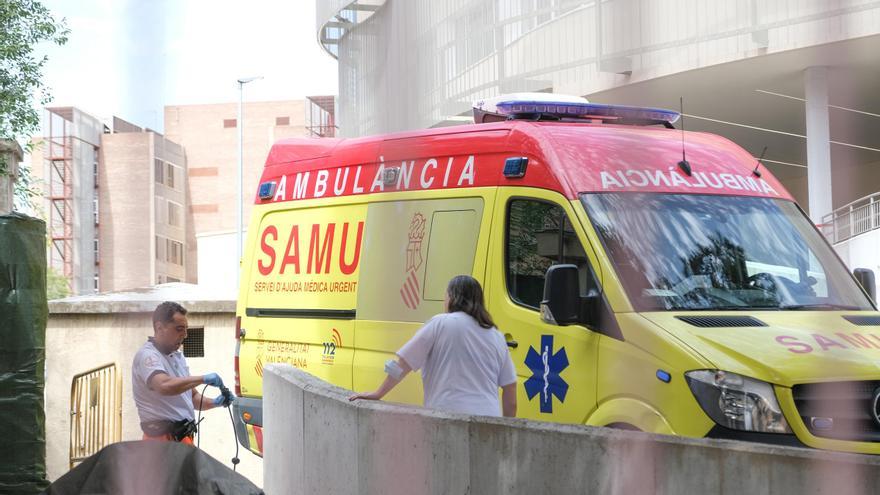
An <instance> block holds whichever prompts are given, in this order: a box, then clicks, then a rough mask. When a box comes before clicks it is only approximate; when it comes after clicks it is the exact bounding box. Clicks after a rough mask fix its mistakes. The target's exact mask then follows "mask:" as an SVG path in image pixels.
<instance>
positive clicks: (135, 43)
mask: <svg viewBox="0 0 880 495" xmlns="http://www.w3.org/2000/svg"><path fill="white" fill-rule="evenodd" d="M43 3H44V4H45V5H46V6H47V7H48V8H49V9H50V10H51V11H52V12H53V13H54V14H55V15H56V17H64V18H65V19H66V20H67V24H68V27H69V28H70V30H71V33H70V37H69V40H68V42H67V44H65V45H64V46H61V47H55V46H42V47H41V48H40V49H41V51H42V52H44V53H45V54H46V55H48V57H49V61H48V62H47V64H46V66H45V70H44V76H45V77H44V81H45V83H46V84H47V85H48V86H49V87H50V88H51V92H52V94H53V96H54V100H53V101H52V103H51V104H50V105H53V106H76V107H78V108H81V109H82V110H84V111H86V112H88V113H91V114H92V115H95V116H96V117H99V118H101V119H104V120H105V121H109V119H110V118H111V117H112V116H113V115H116V116H118V117H121V118H123V119H125V120H128V121H130V122H132V123H134V124H137V125H140V126H145V127H149V128H151V129H155V130H157V131H159V132H162V128H163V111H164V110H163V108H164V106H165V105H181V104H194V103H219V102H232V101H238V84H237V83H236V80H237V79H239V78H244V77H251V76H262V77H263V79H261V80H258V81H255V82H252V83H250V84H248V85H246V86H245V91H244V99H245V101H249V100H250V101H267V100H287V99H297V98H303V97H305V96H310V95H335V94H336V93H337V81H338V78H337V69H336V61H335V60H334V59H333V58H332V57H331V56H330V55H328V54H327V53H326V52H324V50H323V49H322V48H321V47H320V46H319V44H318V42H317V35H316V32H317V29H316V27H315V2H314V0H250V1H248V2H246V3H245V2H240V1H233V0H215V1H208V0H148V1H145V0H122V1H114V0H77V1H74V2H72V1H70V0H43Z"/></svg>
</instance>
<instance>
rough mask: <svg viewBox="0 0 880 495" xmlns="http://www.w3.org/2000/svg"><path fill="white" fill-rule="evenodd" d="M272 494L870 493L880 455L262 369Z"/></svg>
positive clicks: (879, 483)
mask: <svg viewBox="0 0 880 495" xmlns="http://www.w3.org/2000/svg"><path fill="white" fill-rule="evenodd" d="M263 380H264V382H263V393H264V402H263V404H264V407H265V410H264V426H265V432H266V436H265V441H264V449H265V456H264V473H265V474H264V489H265V490H266V493H268V494H271V495H278V494H310V495H311V494H323V493H326V494H340V495H342V494H376V495H390V494H421V493H431V494H444V495H445V494H474V495H484V494H485V495H491V494H498V495H501V494H523V495H536V494H545V493H549V494H556V493H564V494H569V493H591V494H634V493H639V494H641V493H665V494H710V493H721V494H736V495H741V494H749V495H760V494H768V495H770V494H773V495H777V494H788V493H791V494H799V495H800V494H804V493H833V494H834V495H845V494H846V495H848V494H868V493H875V492H876V491H877V490H880V458H878V457H873V456H863V455H855V454H842V453H833V452H822V451H816V450H808V449H799V448H792V447H777V446H771V445H764V444H755V443H744V442H734V441H727V440H709V439H689V438H681V437H670V436H664V435H653V434H648V433H639V432H629V431H619V430H612V429H608V428H594V427H587V426H575V425H559V424H554V423H543V422H534V421H527V420H522V419H506V418H486V417H479V416H465V415H458V414H449V413H444V412H440V411H433V410H429V409H424V408H419V407H410V406H402V405H395V404H389V403H383V402H368V401H358V402H355V403H351V402H349V401H348V395H349V393H350V392H349V391H347V390H344V389H341V388H339V387H336V386H333V385H330V384H328V383H326V382H324V381H322V380H320V379H318V378H315V377H313V376H311V375H309V374H307V373H305V372H303V371H300V370H298V369H296V368H293V367H291V366H288V365H269V366H266V368H265V369H264V372H263Z"/></svg>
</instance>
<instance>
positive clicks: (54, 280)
mask: <svg viewBox="0 0 880 495" xmlns="http://www.w3.org/2000/svg"><path fill="white" fill-rule="evenodd" d="M46 295H47V299H48V300H50V301H52V300H54V299H63V298H65V297H67V296H69V295H70V281H69V280H68V279H67V277H65V276H64V275H63V274H61V273H59V272H58V270H56V269H54V268H52V267H51V266H50V267H48V268H47V269H46Z"/></svg>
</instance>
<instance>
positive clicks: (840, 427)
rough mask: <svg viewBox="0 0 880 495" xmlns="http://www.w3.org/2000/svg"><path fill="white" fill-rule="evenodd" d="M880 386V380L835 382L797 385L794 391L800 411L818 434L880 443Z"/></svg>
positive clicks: (824, 436)
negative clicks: (877, 398)
mask: <svg viewBox="0 0 880 495" xmlns="http://www.w3.org/2000/svg"><path fill="white" fill-rule="evenodd" d="M878 388H880V381H864V382H833V383H810V384H804V385H795V386H794V387H792V389H791V391H792V395H793V396H794V403H795V406H796V407H797V410H798V414H799V415H800V417H801V419H802V420H803V421H804V424H805V425H806V427H807V429H808V430H810V433H812V434H813V435H814V436H817V437H822V438H833V439H835V440H849V441H854V442H880V424H878V422H877V421H876V420H875V419H874V413H873V400H874V394H875V393H876V391H877V389H878ZM829 419H830V420H831V421H828V420H829ZM822 426H824V427H822Z"/></svg>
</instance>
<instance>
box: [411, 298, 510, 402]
mask: <svg viewBox="0 0 880 495" xmlns="http://www.w3.org/2000/svg"><path fill="white" fill-rule="evenodd" d="M397 355H398V356H399V357H401V358H402V359H403V360H404V361H406V363H407V364H408V365H409V366H410V367H411V368H412V369H414V370H419V369H421V370H422V383H423V385H424V390H425V407H430V408H432V409H442V410H445V411H453V412H459V413H465V414H478V415H484V416H500V415H501V404H500V401H499V400H498V388H499V387H503V386H506V385H510V384H511V383H514V382H516V370H515V368H514V366H513V360H512V359H511V357H510V352H509V351H508V350H507V342H506V341H505V340H504V336H503V335H501V332H499V331H498V330H497V329H496V328H494V327H492V328H483V327H481V326H480V325H479V324H478V323H477V321H476V320H475V319H474V318H473V317H471V316H470V315H468V314H467V313H463V312H456V313H445V314H440V315H437V316H435V317H433V318H431V319H430V320H428V322H427V323H425V326H423V327H422V328H421V329H419V331H418V332H416V334H415V335H414V336H413V338H412V339H410V341H409V342H407V343H406V344H404V346H403V347H401V348H400V350H399V351H397Z"/></svg>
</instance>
